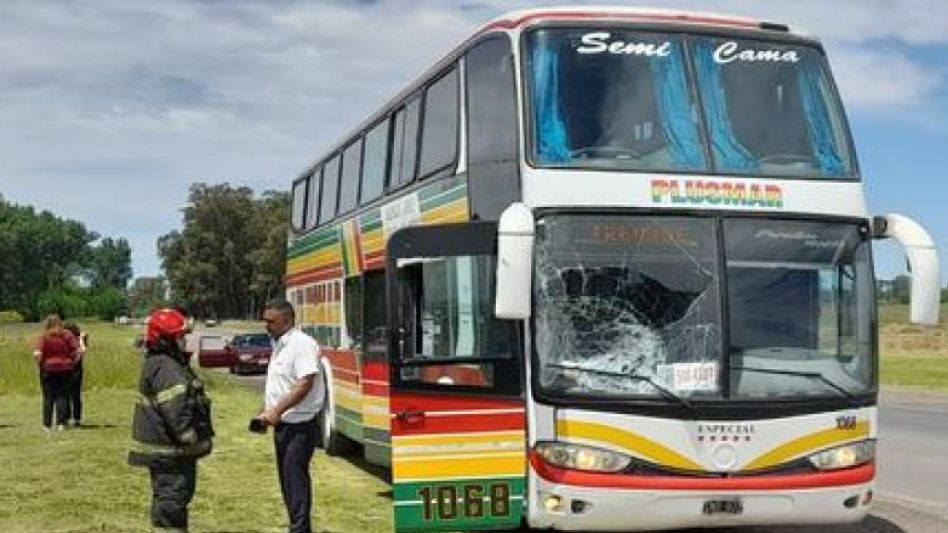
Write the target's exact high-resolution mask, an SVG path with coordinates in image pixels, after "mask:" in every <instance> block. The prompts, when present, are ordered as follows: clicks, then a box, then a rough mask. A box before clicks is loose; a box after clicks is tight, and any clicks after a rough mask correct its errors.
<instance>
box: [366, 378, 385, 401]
mask: <svg viewBox="0 0 948 533" xmlns="http://www.w3.org/2000/svg"><path fill="white" fill-rule="evenodd" d="M362 394H366V395H368V396H379V397H383V398H388V394H389V388H388V385H379V384H377V383H366V382H365V381H364V380H363V381H362Z"/></svg>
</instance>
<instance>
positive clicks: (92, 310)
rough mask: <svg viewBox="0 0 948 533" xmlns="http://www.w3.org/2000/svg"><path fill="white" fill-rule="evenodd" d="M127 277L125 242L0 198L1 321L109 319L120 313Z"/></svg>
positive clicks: (128, 258) (129, 270)
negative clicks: (54, 317) (56, 315)
mask: <svg viewBox="0 0 948 533" xmlns="http://www.w3.org/2000/svg"><path fill="white" fill-rule="evenodd" d="M131 276H132V267H131V247H130V246H129V243H128V241H127V240H126V239H124V238H117V239H114V238H112V237H104V238H101V236H100V235H99V234H97V233H96V232H94V231H90V230H89V229H88V228H86V226H85V225H84V224H83V223H81V222H78V221H75V220H68V219H64V218H61V217H58V216H56V215H54V214H53V213H51V212H49V211H38V210H36V209H35V208H33V207H31V206H23V205H17V204H13V203H10V202H8V201H6V200H5V199H4V198H3V197H2V196H0V311H3V312H5V314H6V315H8V316H13V317H16V318H17V319H19V318H22V319H26V320H36V319H38V318H40V317H42V316H44V315H46V314H49V313H53V312H58V313H60V314H63V315H64V316H67V317H80V316H99V317H102V318H111V317H113V316H115V315H116V314H118V313H121V312H122V311H123V310H124V308H125V286H126V284H127V283H128V280H129V279H130V278H131Z"/></svg>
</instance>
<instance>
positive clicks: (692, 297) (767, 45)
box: [286, 8, 939, 531]
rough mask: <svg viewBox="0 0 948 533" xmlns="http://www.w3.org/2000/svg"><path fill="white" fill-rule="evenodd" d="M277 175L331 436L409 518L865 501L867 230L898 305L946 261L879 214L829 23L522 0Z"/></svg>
mask: <svg viewBox="0 0 948 533" xmlns="http://www.w3.org/2000/svg"><path fill="white" fill-rule="evenodd" d="M292 191H293V210H292V226H293V229H294V233H293V235H292V237H291V238H290V244H289V260H288V268H287V278H286V281H287V287H288V289H287V291H288V298H289V299H290V300H291V301H292V302H293V303H294V304H295V305H296V307H297V310H298V316H299V317H300V321H301V323H302V325H303V326H304V328H306V330H307V331H309V332H310V333H311V334H312V335H314V336H315V337H316V338H317V340H318V341H319V343H320V345H321V347H322V364H323V366H324V367H325V370H326V375H327V376H328V400H327V407H326V409H325V410H324V412H323V413H322V414H321V415H320V416H321V419H322V420H321V421H322V425H321V428H322V433H323V442H324V446H325V447H326V450H327V452H329V453H341V452H343V451H349V452H353V451H356V453H362V454H364V457H365V459H366V460H368V461H369V462H372V463H378V464H382V465H386V466H389V467H390V468H391V472H392V483H393V494H394V515H395V524H396V529H397V530H398V531H439V530H442V531H444V530H451V531H457V530H468V529H505V528H515V527H518V526H519V525H520V524H521V523H523V522H526V523H527V524H528V525H530V526H532V527H538V528H552V529H561V530H586V531H609V530H622V531H627V530H656V529H670V528H681V527H707V526H731V525H752V524H757V525H765V524H817V523H843V522H854V521H858V520H860V519H861V518H863V517H864V516H865V514H866V512H867V510H868V508H869V505H870V502H871V500H872V487H873V479H874V477H875V472H876V470H875V464H876V462H875V442H876V438H877V436H878V424H877V407H876V406H877V396H878V384H879V355H878V341H877V319H876V299H875V289H874V283H875V282H874V274H873V264H872V253H871V243H872V240H873V239H884V238H891V239H894V240H895V241H897V242H898V243H900V244H901V245H902V246H903V247H904V248H905V250H906V253H907V257H908V260H909V263H910V265H911V275H912V289H911V291H912V303H911V317H912V320H913V321H916V322H921V323H932V322H934V321H936V320H937V312H938V311H937V309H938V304H937V300H938V290H937V288H938V285H939V282H938V278H939V267H938V260H937V255H936V252H935V250H934V245H933V241H932V240H931V238H930V237H929V236H928V234H927V233H926V232H925V230H924V229H922V227H921V226H920V225H918V224H917V223H915V222H913V221H912V220H911V219H909V218H908V217H905V216H903V215H895V214H890V215H878V216H873V215H872V214H870V213H869V212H868V211H867V208H866V203H865V198H864V192H863V186H862V181H861V178H860V173H859V169H858V166H857V162H856V157H855V153H854V149H853V143H852V140H851V138H850V133H849V129H848V126H847V122H846V118H845V116H844V113H843V109H842V106H841V103H840V98H839V95H838V93H837V90H836V87H835V85H834V82H833V78H832V76H831V74H830V70H829V66H828V62H827V59H826V56H825V53H824V51H823V48H822V46H821V45H820V43H819V42H818V41H817V40H816V39H814V38H811V37H807V36H804V35H800V34H798V33H794V32H792V31H790V29H789V28H788V27H786V26H784V25H781V24H775V23H769V22H762V21H757V20H752V19H747V18H739V17H730V16H719V15H712V14H698V13H688V12H678V11H664V10H662V11H659V10H641V9H627V8H602V9H591V8H560V9H544V10H531V11H521V12H515V13H511V14H508V15H505V16H502V17H500V18H498V19H496V20H494V21H492V22H490V23H488V24H486V25H485V26H484V27H483V28H481V29H480V30H478V31H477V32H476V33H475V34H474V35H473V36H471V37H470V38H469V39H467V40H466V41H465V42H464V43H463V44H462V45H461V46H459V47H458V48H457V49H455V50H454V51H452V52H451V53H449V54H448V55H447V56H446V57H445V58H444V59H442V60H441V61H439V62H438V63H437V64H436V65H434V66H433V67H432V68H431V69H430V70H429V71H428V72H427V73H425V74H424V75H423V76H421V78H419V79H418V80H417V81H416V82H414V83H413V84H411V85H410V86H409V87H408V88H407V89H405V90H404V91H403V92H402V93H401V94H399V95H397V96H396V97H395V98H394V99H392V100H391V101H390V102H389V103H388V104H386V105H385V106H384V107H383V108H382V109H380V110H379V111H377V112H376V113H375V114H373V115H371V116H370V117H369V118H368V119H367V120H366V121H365V122H364V123H363V124H362V125H360V126H359V127H358V128H356V129H355V130H354V131H353V132H352V133H350V134H349V135H347V136H346V137H345V138H344V140H343V141H342V142H340V143H339V144H338V145H337V146H336V147H335V148H333V149H332V150H330V151H329V153H328V154H327V155H326V156H325V157H323V158H320V159H319V160H318V161H317V162H316V163H315V164H313V165H312V166H311V167H310V168H308V169H307V170H306V172H304V173H303V174H302V175H301V176H300V177H299V178H298V179H296V180H295V181H294V183H293V189H292ZM353 445H358V446H353Z"/></svg>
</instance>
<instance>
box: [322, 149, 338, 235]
mask: <svg viewBox="0 0 948 533" xmlns="http://www.w3.org/2000/svg"><path fill="white" fill-rule="evenodd" d="M321 197H322V200H321V201H320V209H319V223H320V224H322V223H324V222H328V221H330V220H332V219H333V217H335V216H336V201H337V200H338V199H339V155H336V156H335V157H333V158H332V159H330V160H329V162H328V163H326V165H325V166H324V167H323V192H322V195H321Z"/></svg>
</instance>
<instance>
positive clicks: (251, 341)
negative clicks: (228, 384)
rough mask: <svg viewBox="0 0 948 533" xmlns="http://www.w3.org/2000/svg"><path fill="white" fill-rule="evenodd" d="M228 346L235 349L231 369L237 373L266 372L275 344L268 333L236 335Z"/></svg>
mask: <svg viewBox="0 0 948 533" xmlns="http://www.w3.org/2000/svg"><path fill="white" fill-rule="evenodd" d="M228 348H230V349H231V350H233V357H234V360H233V361H234V362H233V365H232V366H231V367H230V371H231V372H233V373H235V374H245V373H247V374H250V373H257V372H266V371H267V365H268V364H270V354H271V353H272V352H273V345H272V344H271V342H270V336H269V335H267V334H266V333H248V334H245V335H236V336H234V338H233V339H232V340H231V341H230V344H229V345H228Z"/></svg>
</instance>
